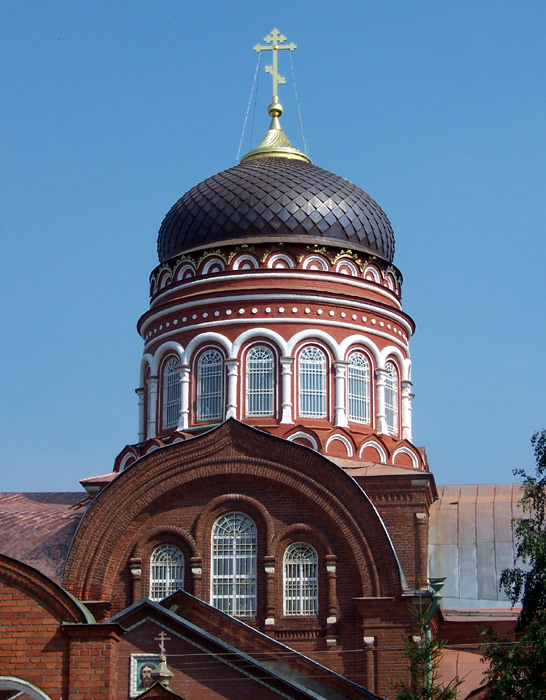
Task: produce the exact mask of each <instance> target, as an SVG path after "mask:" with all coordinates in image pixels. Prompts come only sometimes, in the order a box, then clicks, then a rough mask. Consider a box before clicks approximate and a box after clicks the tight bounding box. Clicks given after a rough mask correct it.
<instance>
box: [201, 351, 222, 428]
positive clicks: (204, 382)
mask: <svg viewBox="0 0 546 700" xmlns="http://www.w3.org/2000/svg"><path fill="white" fill-rule="evenodd" d="M223 409H224V360H223V358H222V355H220V353H219V352H218V350H207V352H204V353H203V354H202V355H201V357H200V358H199V361H198V363H197V420H213V419H217V418H222V415H223Z"/></svg>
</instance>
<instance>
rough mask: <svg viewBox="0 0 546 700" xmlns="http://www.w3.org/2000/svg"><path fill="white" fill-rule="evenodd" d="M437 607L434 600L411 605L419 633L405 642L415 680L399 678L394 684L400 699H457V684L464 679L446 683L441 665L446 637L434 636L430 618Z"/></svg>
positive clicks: (397, 699) (455, 679) (416, 630)
mask: <svg viewBox="0 0 546 700" xmlns="http://www.w3.org/2000/svg"><path fill="white" fill-rule="evenodd" d="M434 609H435V604H434V602H433V603H431V604H430V605H428V606H426V607H424V606H421V605H419V607H417V606H414V605H410V612H411V614H412V616H413V617H414V619H415V632H416V634H415V636H414V637H413V638H412V639H410V640H408V641H407V642H406V644H405V650H406V656H407V657H408V659H409V662H410V673H411V680H410V682H409V683H405V682H403V681H398V683H396V684H395V685H394V689H395V690H396V700H454V698H456V697H457V688H458V687H459V685H460V684H461V683H462V681H460V680H459V679H457V678H454V679H453V680H451V681H449V683H443V682H442V681H441V680H440V672H439V668H438V667H439V665H440V661H441V658H442V649H443V648H444V647H445V641H444V640H443V639H438V638H437V637H433V636H432V632H431V629H430V619H431V617H432V614H433V612H434Z"/></svg>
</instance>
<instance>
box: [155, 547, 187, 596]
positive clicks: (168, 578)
mask: <svg viewBox="0 0 546 700" xmlns="http://www.w3.org/2000/svg"><path fill="white" fill-rule="evenodd" d="M179 588H184V555H183V554H182V552H181V551H180V550H179V549H178V547H175V546H174V545H172V544H162V545H160V546H159V547H156V549H154V551H153V552H152V556H151V557H150V598H151V600H156V601H157V600H163V598H166V597H167V596H169V595H171V593H174V592H175V591H177V590H178V589H179Z"/></svg>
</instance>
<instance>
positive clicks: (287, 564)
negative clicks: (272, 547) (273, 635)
mask: <svg viewBox="0 0 546 700" xmlns="http://www.w3.org/2000/svg"><path fill="white" fill-rule="evenodd" d="M317 613H318V555H317V553H316V551H315V549H314V548H313V547H311V545H309V544H305V543H304V542H297V543H296V544H292V545H290V547H288V549H287V550H286V552H285V554H284V614H285V615H316V614H317Z"/></svg>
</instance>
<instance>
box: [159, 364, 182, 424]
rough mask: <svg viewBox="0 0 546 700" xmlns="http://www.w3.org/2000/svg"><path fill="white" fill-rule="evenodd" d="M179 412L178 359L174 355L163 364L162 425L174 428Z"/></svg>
mask: <svg viewBox="0 0 546 700" xmlns="http://www.w3.org/2000/svg"><path fill="white" fill-rule="evenodd" d="M179 414H180V376H179V374H178V360H176V359H175V358H174V357H173V358H172V359H170V360H169V361H168V362H167V364H166V365H165V370H164V372H163V427H164V428H175V427H176V426H177V425H178V416H179Z"/></svg>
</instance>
